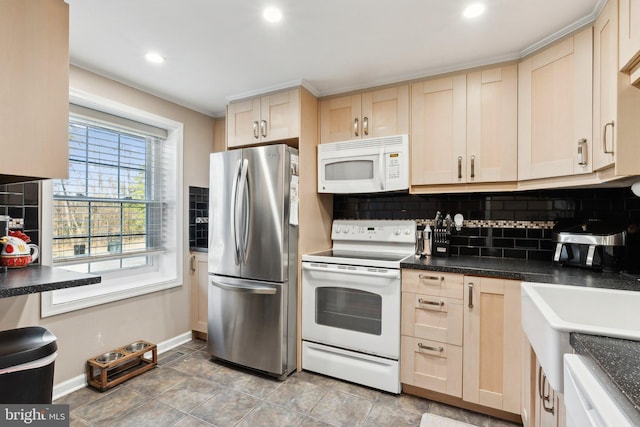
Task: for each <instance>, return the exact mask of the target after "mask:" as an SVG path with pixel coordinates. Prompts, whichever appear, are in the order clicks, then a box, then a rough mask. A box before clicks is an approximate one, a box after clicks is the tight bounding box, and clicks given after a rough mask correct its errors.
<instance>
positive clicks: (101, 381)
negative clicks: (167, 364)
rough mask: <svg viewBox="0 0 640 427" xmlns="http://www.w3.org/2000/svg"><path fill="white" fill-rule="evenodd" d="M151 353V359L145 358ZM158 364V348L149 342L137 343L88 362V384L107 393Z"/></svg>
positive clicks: (141, 341)
mask: <svg viewBox="0 0 640 427" xmlns="http://www.w3.org/2000/svg"><path fill="white" fill-rule="evenodd" d="M149 352H151V354H152V356H151V359H148V358H146V357H144V355H145V354H147V353H149ZM157 364H158V348H157V346H156V345H155V344H152V343H150V342H147V341H143V340H140V341H136V342H134V343H131V344H129V345H126V346H124V347H120V348H117V349H115V350H112V351H110V352H108V353H104V354H101V355H100V356H96V357H94V358H91V359H89V360H87V382H88V384H89V385H90V386H91V387H93V388H96V389H98V390H100V391H105V390H108V389H110V388H111V387H114V386H117V385H118V384H121V383H123V382H125V381H127V380H128V379H131V378H133V377H135V376H137V375H140V374H141V373H143V372H147V371H149V370H151V369H153V368H155V367H156V365H157Z"/></svg>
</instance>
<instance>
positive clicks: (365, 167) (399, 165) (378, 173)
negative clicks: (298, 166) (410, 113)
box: [318, 135, 409, 193]
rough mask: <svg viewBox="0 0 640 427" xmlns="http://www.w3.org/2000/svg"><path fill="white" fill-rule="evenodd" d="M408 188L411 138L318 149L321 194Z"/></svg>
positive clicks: (360, 142)
mask: <svg viewBox="0 0 640 427" xmlns="http://www.w3.org/2000/svg"><path fill="white" fill-rule="evenodd" d="M408 188H409V136H408V135H395V136H386V137H380V138H369V139H357V140H352V141H342V142H332V143H328V144H320V145H318V192H319V193H379V192H384V191H401V190H407V189H408Z"/></svg>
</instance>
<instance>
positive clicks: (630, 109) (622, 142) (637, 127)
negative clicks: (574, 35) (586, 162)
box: [593, 0, 640, 176]
mask: <svg viewBox="0 0 640 427" xmlns="http://www.w3.org/2000/svg"><path fill="white" fill-rule="evenodd" d="M622 3H623V2H620V4H622ZM637 6H638V7H640V2H638V5H637ZM620 16H622V13H620ZM626 25H627V26H628V23H627V24H626ZM593 28H594V34H593V40H594V57H593V60H594V66H593V70H594V71H593V138H594V144H593V168H594V170H600V169H603V168H606V167H610V166H612V165H615V169H614V175H616V176H626V175H637V174H640V164H639V163H638V161H637V159H638V158H640V145H639V144H638V135H639V134H640V120H638V117H639V116H640V90H638V89H637V88H634V87H633V86H631V85H630V83H629V77H628V76H627V75H626V74H623V73H621V72H619V70H618V1H617V0H609V1H608V2H607V3H606V4H605V7H604V8H603V9H602V12H601V13H600V16H599V17H598V19H597V20H596V21H595V24H594V27H593ZM620 28H622V26H621V27H620ZM621 32H622V30H621Z"/></svg>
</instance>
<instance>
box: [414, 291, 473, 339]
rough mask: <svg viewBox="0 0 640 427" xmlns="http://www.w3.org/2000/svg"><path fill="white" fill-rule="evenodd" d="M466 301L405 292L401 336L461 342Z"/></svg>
mask: <svg viewBox="0 0 640 427" xmlns="http://www.w3.org/2000/svg"><path fill="white" fill-rule="evenodd" d="M462 313H463V301H462V300H460V299H456V298H445V297H434V296H429V295H421V294H413V293H409V292H403V293H402V335H408V336H413V337H417V338H424V339H429V340H434V341H440V342H444V343H448V344H455V345H462V323H463V322H462Z"/></svg>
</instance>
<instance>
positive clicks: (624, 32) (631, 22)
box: [619, 0, 640, 85]
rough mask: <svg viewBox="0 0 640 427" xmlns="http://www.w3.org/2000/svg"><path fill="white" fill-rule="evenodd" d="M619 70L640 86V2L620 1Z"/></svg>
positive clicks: (634, 0) (633, 0)
mask: <svg viewBox="0 0 640 427" xmlns="http://www.w3.org/2000/svg"><path fill="white" fill-rule="evenodd" d="M619 68H620V70H622V71H626V72H628V73H629V74H630V75H631V83H632V84H636V85H638V84H640V0H620V58H619Z"/></svg>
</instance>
